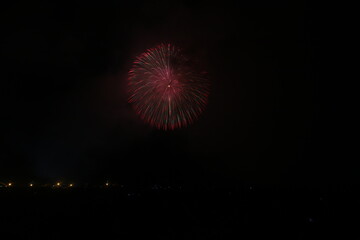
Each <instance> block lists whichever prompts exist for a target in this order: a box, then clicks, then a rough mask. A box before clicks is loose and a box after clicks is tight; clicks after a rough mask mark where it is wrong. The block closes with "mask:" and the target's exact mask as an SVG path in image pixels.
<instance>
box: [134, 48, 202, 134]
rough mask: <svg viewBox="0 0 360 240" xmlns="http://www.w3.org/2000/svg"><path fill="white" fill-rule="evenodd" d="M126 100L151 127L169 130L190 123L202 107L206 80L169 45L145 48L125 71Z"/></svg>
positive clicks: (200, 111) (178, 51)
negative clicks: (126, 84)
mask: <svg viewBox="0 0 360 240" xmlns="http://www.w3.org/2000/svg"><path fill="white" fill-rule="evenodd" d="M128 92H129V95H130V96H129V103H131V104H132V106H133V107H134V109H135V111H136V113H137V114H138V115H139V116H140V117H141V118H142V119H143V120H144V121H145V122H147V123H149V124H150V125H151V126H154V127H156V128H159V129H163V130H173V129H175V128H181V127H185V126H187V125H189V124H191V123H193V122H194V121H195V120H196V119H197V118H198V116H199V115H200V114H201V113H202V111H203V110H204V109H205V106H206V104H207V99H208V95H209V83H208V81H207V80H206V79H205V78H204V77H203V74H200V73H197V72H195V71H194V69H193V66H192V64H191V63H190V61H189V60H188V59H187V58H186V57H185V56H183V55H182V54H181V50H180V49H179V48H177V47H175V46H173V45H171V44H161V45H159V46H157V47H155V48H152V49H148V50H147V51H146V52H145V53H143V54H141V55H140V56H139V57H137V58H136V60H135V62H134V64H133V66H132V69H131V70H130V71H129V82H128Z"/></svg>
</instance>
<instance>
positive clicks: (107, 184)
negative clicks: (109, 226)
mask: <svg viewBox="0 0 360 240" xmlns="http://www.w3.org/2000/svg"><path fill="white" fill-rule="evenodd" d="M109 185H110V183H109V182H106V183H105V186H107V187H108V186H109ZM6 186H7V187H12V186H13V183H11V182H9V183H8V184H7V185H6ZM54 186H56V187H61V186H62V184H61V182H57V183H56V184H55V185H54ZM73 186H74V184H73V183H70V184H69V185H68V187H73ZM29 187H34V184H33V183H30V184H29Z"/></svg>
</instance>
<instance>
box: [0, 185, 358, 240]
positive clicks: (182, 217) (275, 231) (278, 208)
mask: <svg viewBox="0 0 360 240" xmlns="http://www.w3.org/2000/svg"><path fill="white" fill-rule="evenodd" d="M354 191H355V190H352V188H351V187H347V188H345V187H343V188H328V189H326V190H321V189H311V190H310V189H296V190H294V189H293V188H275V187H267V188H261V187H252V188H243V189H237V190H213V191H190V190H188V191H186V190H184V189H182V190H181V189H176V190H174V189H166V190H146V191H139V190H138V191H130V190H126V189H121V188H109V189H105V188H104V189H84V188H74V189H16V188H12V189H10V188H2V189H1V188H0V203H1V215H0V222H1V225H0V230H1V231H0V232H1V235H2V236H3V237H0V238H1V239H47V240H50V239H219V240H222V239H289V240H291V239H328V238H332V239H334V237H339V239H340V238H342V239H356V238H357V236H355V235H354V234H356V233H355V232H352V229H353V228H354V227H356V225H357V224H356V221H354V219H356V218H353V217H354V215H355V209H354V206H355V205H354V203H357V202H358V198H357V196H356V194H355V192H354ZM4 236H7V237H4Z"/></svg>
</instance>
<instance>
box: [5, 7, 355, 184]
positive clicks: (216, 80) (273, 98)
mask: <svg viewBox="0 0 360 240" xmlns="http://www.w3.org/2000/svg"><path fill="white" fill-rule="evenodd" d="M105 2H106V1H98V2H97V3H96V4H95V3H94V4H92V3H89V2H88V3H84V2H79V3H77V2H76V1H72V2H71V3H68V4H66V3H62V2H56V3H55V2H53V1H43V2H38V3H34V2H33V1H27V2H26V3H17V4H15V3H14V4H9V5H8V6H3V7H2V9H1V22H2V23H1V31H2V34H1V39H0V42H1V56H2V57H1V61H2V62H3V63H2V67H3V70H2V72H1V83H2V87H1V97H2V99H1V109H2V111H1V112H2V114H1V115H2V136H3V144H2V146H3V149H2V150H1V152H0V154H1V155H0V157H1V158H0V163H1V165H0V181H7V180H13V181H29V180H33V179H35V180H37V181H55V180H57V179H62V180H64V181H67V180H75V181H80V182H81V181H82V182H86V181H102V180H103V179H107V178H109V179H113V180H114V181H119V182H126V183H129V184H130V183H134V184H152V183H156V182H159V183H170V184H171V183H182V184H190V185H191V184H195V185H201V186H214V185H231V184H234V185H237V184H248V183H250V184H252V183H261V184H263V183H264V184H267V183H279V184H282V183H284V184H288V183H294V184H300V185H318V184H327V183H338V182H347V181H350V182H351V181H358V178H355V170H354V169H351V168H349V167H348V165H347V162H346V161H344V160H343V159H342V158H343V157H344V155H343V153H344V151H345V150H344V149H345V146H344V145H345V144H344V143H343V142H342V140H341V139H342V137H343V135H342V134H343V132H342V130H341V126H339V125H341V124H342V123H343V122H342V121H341V118H340V117H339V115H340V105H339V103H338V102H337V101H336V98H334V95H333V92H334V91H336V89H337V88H336V85H335V84H334V83H333V82H332V80H330V79H326V80H324V79H323V78H324V77H323V75H322V73H323V72H324V71H326V70H325V68H326V67H325V66H324V65H325V64H324V61H323V60H324V59H325V57H324V56H323V55H322V53H323V52H322V46H323V35H322V34H323V31H324V26H323V23H324V20H323V18H322V17H323V15H321V12H319V10H318V8H317V7H316V6H312V5H311V3H306V2H302V1H290V2H291V3H289V2H288V1H284V2H277V1H275V2H274V1H251V2H252V3H241V2H240V3H238V2H237V3H228V4H225V3H223V2H216V3H211V1H200V2H197V3H193V2H192V1H145V2H144V3H142V2H140V1H129V2H128V3H125V2H124V1H108V2H106V3H105ZM150 2H151V3H150ZM246 2H248V1H246ZM164 42H165V43H166V42H171V43H174V44H176V45H178V46H180V47H181V48H183V49H184V51H185V52H186V53H187V55H188V56H191V57H192V58H193V59H195V60H197V61H199V62H200V63H201V65H202V66H203V67H204V69H206V70H207V71H208V73H209V74H208V75H209V80H210V82H211V85H212V88H211V95H210V98H209V104H208V107H207V109H206V111H205V112H204V113H203V114H202V116H201V117H200V119H199V120H198V121H197V122H196V123H195V124H193V125H192V126H189V127H187V128H185V129H180V130H176V131H168V132H164V131H159V130H155V129H152V128H151V127H149V126H147V125H146V124H144V123H142V122H141V121H140V120H139V119H138V117H137V116H136V115H135V113H134V112H133V110H132V108H131V106H130V105H129V104H128V103H127V96H126V89H125V84H126V78H127V71H128V70H129V68H130V67H131V63H132V61H133V59H134V58H135V57H136V56H137V55H138V54H140V53H142V52H143V51H144V50H146V49H147V48H150V47H154V46H155V45H157V44H159V43H164ZM341 159H342V160H341Z"/></svg>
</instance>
